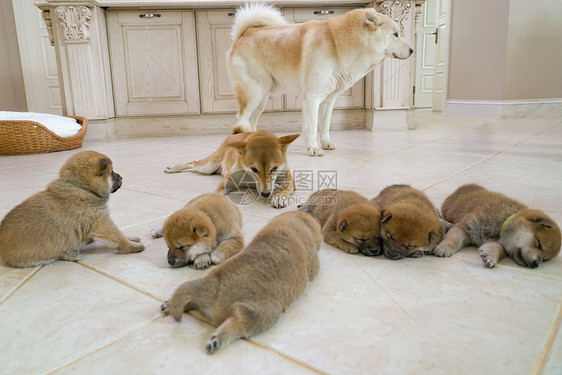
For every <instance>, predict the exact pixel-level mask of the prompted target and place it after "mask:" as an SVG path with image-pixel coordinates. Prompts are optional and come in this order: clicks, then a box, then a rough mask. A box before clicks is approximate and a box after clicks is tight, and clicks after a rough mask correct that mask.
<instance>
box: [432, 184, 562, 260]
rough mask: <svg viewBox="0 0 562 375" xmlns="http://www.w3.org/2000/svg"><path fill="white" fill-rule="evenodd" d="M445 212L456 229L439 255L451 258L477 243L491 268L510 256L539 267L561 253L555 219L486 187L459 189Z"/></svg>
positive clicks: (444, 209) (450, 234)
mask: <svg viewBox="0 0 562 375" xmlns="http://www.w3.org/2000/svg"><path fill="white" fill-rule="evenodd" d="M441 211H442V212H443V216H444V218H445V220H447V221H450V222H452V223H453V224H454V226H453V227H452V228H451V229H450V230H449V232H448V233H447V236H446V237H445V239H444V240H443V242H441V243H440V244H439V245H438V246H437V247H436V248H435V251H434V253H435V255H438V256H442V257H448V256H451V255H452V254H454V253H456V252H457V251H459V250H460V249H462V248H463V247H465V246H467V245H469V244H474V245H477V246H480V249H479V251H480V256H481V257H482V261H483V262H484V265H485V266H486V267H488V268H492V267H494V266H496V264H497V263H498V261H499V260H500V259H502V258H504V257H505V256H506V255H509V256H510V257H512V258H513V260H514V261H515V263H517V264H518V265H520V266H523V267H532V268H535V267H538V266H539V265H540V264H541V262H544V261H547V260H549V259H552V258H554V257H555V256H556V255H558V253H559V252H560V228H559V227H558V225H557V224H556V223H555V222H554V220H552V219H551V218H550V217H548V216H547V215H546V214H545V213H544V212H542V211H539V210H532V209H529V208H527V207H526V206H525V205H523V204H522V203H519V202H517V201H516V200H514V199H511V198H509V197H506V196H505V195H503V194H500V193H495V192H491V191H489V190H487V189H485V188H483V187H482V186H479V185H476V184H469V185H463V186H461V187H459V188H458V189H457V190H456V191H455V192H454V193H453V194H451V195H450V196H449V197H448V198H447V199H445V202H443V206H442V207H441Z"/></svg>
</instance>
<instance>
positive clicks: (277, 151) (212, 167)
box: [164, 130, 299, 208]
mask: <svg viewBox="0 0 562 375" xmlns="http://www.w3.org/2000/svg"><path fill="white" fill-rule="evenodd" d="M298 136H299V134H293V135H286V136H284V137H279V138H278V137H277V136H276V135H275V134H273V133H270V132H268V131H267V130H259V131H256V132H243V133H238V134H232V135H229V136H228V137H227V138H226V139H225V140H224V141H223V142H222V143H221V144H220V146H219V148H218V149H217V150H216V151H215V152H213V153H212V154H211V155H209V156H207V157H206V158H204V159H201V160H196V161H192V162H189V163H186V164H178V165H174V166H171V167H167V168H166V170H165V171H164V172H166V173H176V172H181V171H183V170H186V169H193V170H194V171H196V172H199V173H202V174H213V173H220V174H222V175H223V176H224V177H223V179H222V180H221V182H220V183H219V186H218V187H217V189H216V190H215V191H216V192H219V193H225V192H228V189H229V186H228V185H229V183H231V182H232V181H233V180H239V179H244V178H245V176H246V175H247V176H250V177H251V178H250V180H252V181H250V182H251V185H252V186H255V188H256V190H257V192H258V194H260V195H261V196H262V197H264V198H269V203H270V204H271V205H272V206H273V207H275V208H282V207H286V206H287V204H288V199H287V198H288V197H289V196H290V195H292V194H293V192H294V191H295V181H294V180H293V176H292V175H291V172H290V171H289V167H288V165H287V148H288V147H289V145H290V144H291V142H293V141H294V140H295V139H297V138H298ZM236 172H244V173H243V175H241V176H237V175H236ZM246 180H248V179H246ZM235 182H236V183H238V182H240V181H235Z"/></svg>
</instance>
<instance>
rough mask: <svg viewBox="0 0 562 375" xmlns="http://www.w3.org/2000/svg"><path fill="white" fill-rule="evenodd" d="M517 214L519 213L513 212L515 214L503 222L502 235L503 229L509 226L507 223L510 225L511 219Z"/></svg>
mask: <svg viewBox="0 0 562 375" xmlns="http://www.w3.org/2000/svg"><path fill="white" fill-rule="evenodd" d="M515 216H517V214H513V215H511V216H510V217H508V218H507V219H505V221H504V222H503V224H502V226H501V227H500V236H501V235H502V233H503V230H504V229H505V227H507V225H508V224H509V223H511V220H513V218H514V217H515Z"/></svg>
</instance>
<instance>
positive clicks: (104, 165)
mask: <svg viewBox="0 0 562 375" xmlns="http://www.w3.org/2000/svg"><path fill="white" fill-rule="evenodd" d="M110 165H111V159H109V158H102V159H100V162H99V168H100V175H101V174H104V172H105V170H106V169H107V167H109V166H110Z"/></svg>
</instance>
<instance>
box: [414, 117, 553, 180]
mask: <svg viewBox="0 0 562 375" xmlns="http://www.w3.org/2000/svg"><path fill="white" fill-rule="evenodd" d="M558 125H560V123H559V124H556V125H554V126H551V127H549V128H548V129H545V130H542V131H539V132H538V133H535V134H533V135H531V136H529V137H527V138H525V139H523V140H522V141H519V142H517V143H515V144H512V145H511V146H509V147H507V148H505V149H503V150H501V151H498V152H496V153H495V154H493V155H490V156H488V157H487V158H484V159H482V160H479V161H477V162H476V163H473V164H471V165H469V166H468V167H465V168H463V169H461V170H460V171H458V172H456V173H453V174H451V175H449V176H447V177H445V178H443V179H441V180H440V181H437V182H436V183H434V184H432V185H430V186H428V187H426V188H425V189H421V190H422V191H426V190H428V189H431V188H432V187H434V186H437V185H439V184H440V183H443V182H445V181H447V180H448V179H451V178H453V177H455V176H458V175H459V174H461V173H463V172H466V171H468V170H469V169H471V168H474V167H475V166H477V165H480V164H482V163H485V162H486V161H488V160H490V159H493V158H494V157H496V156H498V155H500V154H502V153H504V152H506V151H509V150H511V149H512V148H515V147H517V146H519V145H521V144H523V143H524V142H527V141H528V140H530V139H532V138H534V137H536V136H538V135H540V134H542V133H544V132H546V131H548V130H550V129H552V128H555V127H556V126H558Z"/></svg>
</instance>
